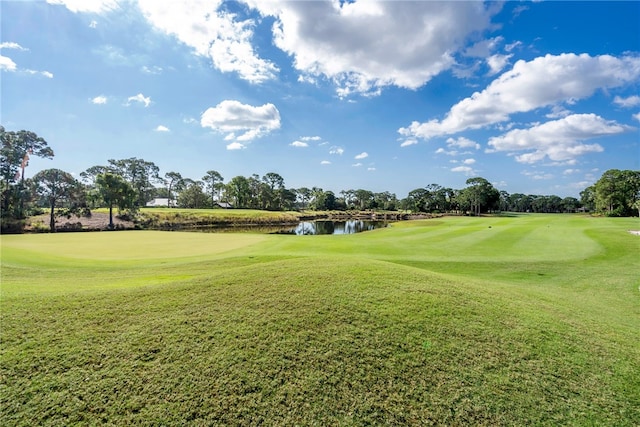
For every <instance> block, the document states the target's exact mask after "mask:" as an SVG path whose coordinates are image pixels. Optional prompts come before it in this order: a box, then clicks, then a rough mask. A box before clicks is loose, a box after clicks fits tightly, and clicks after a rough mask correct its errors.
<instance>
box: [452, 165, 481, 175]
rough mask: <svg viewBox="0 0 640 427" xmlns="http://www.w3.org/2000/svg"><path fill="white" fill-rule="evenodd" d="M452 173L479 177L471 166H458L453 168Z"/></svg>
mask: <svg viewBox="0 0 640 427" xmlns="http://www.w3.org/2000/svg"><path fill="white" fill-rule="evenodd" d="M451 172H461V173H464V174H465V175H468V176H471V175H477V174H476V172H475V171H474V170H473V168H471V167H469V166H456V167H455V168H451Z"/></svg>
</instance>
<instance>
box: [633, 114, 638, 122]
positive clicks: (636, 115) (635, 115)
mask: <svg viewBox="0 0 640 427" xmlns="http://www.w3.org/2000/svg"><path fill="white" fill-rule="evenodd" d="M632 117H633V118H634V119H636V120H637V121H639V122H640V113H636V114H634V115H633V116H632Z"/></svg>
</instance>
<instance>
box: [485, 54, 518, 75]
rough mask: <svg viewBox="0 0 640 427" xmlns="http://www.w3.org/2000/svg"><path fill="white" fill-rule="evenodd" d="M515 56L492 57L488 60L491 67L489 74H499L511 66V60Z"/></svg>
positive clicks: (498, 55)
mask: <svg viewBox="0 0 640 427" xmlns="http://www.w3.org/2000/svg"><path fill="white" fill-rule="evenodd" d="M512 56H513V55H500V54H495V55H491V56H489V57H488V58H487V65H488V66H489V69H490V71H489V74H490V75H493V74H498V73H499V72H500V71H502V69H503V68H504V67H506V66H507V64H509V59H511V57H512Z"/></svg>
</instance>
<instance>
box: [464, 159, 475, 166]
mask: <svg viewBox="0 0 640 427" xmlns="http://www.w3.org/2000/svg"><path fill="white" fill-rule="evenodd" d="M475 162H476V159H464V160H463V161H462V163H464V164H465V165H472V164H474V163H475Z"/></svg>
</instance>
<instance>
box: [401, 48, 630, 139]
mask: <svg viewBox="0 0 640 427" xmlns="http://www.w3.org/2000/svg"><path fill="white" fill-rule="evenodd" d="M638 77H640V57H638V56H624V57H621V58H616V57H613V56H609V55H601V56H596V57H592V56H589V55H587V54H582V55H575V54H572V53H567V54H561V55H546V56H543V57H538V58H535V59H534V60H532V61H528V62H527V61H522V60H521V61H518V62H516V64H515V65H514V66H513V68H512V69H511V70H510V71H507V72H505V73H504V74H502V75H501V76H500V77H498V78H497V79H496V80H494V81H493V82H492V83H491V84H490V85H489V86H488V87H487V88H486V89H484V90H483V91H482V92H476V93H474V94H473V95H472V96H471V97H469V98H465V99H463V100H462V101H460V102H458V103H457V104H455V105H454V106H453V107H451V109H450V111H449V112H448V113H447V115H446V117H445V118H444V119H443V120H437V119H433V120H430V121H428V122H423V123H420V122H417V121H414V122H413V123H411V125H409V126H408V127H405V128H400V129H399V130H398V132H399V133H400V134H401V135H403V136H405V137H406V138H414V139H415V138H423V139H429V138H432V137H435V136H441V135H450V134H455V133H458V132H461V131H464V130H466V129H478V128H482V127H485V126H487V125H491V124H495V123H499V122H503V121H506V120H508V119H509V117H510V115H511V114H514V113H520V112H527V111H532V110H534V109H537V108H540V107H545V106H550V105H556V104H559V103H563V102H569V103H570V102H574V101H575V100H578V99H583V98H586V97H589V96H591V95H592V94H593V93H594V92H595V91H596V90H597V89H601V88H602V89H607V88H614V87H619V86H622V85H624V84H626V83H629V82H632V81H634V80H636V79H638Z"/></svg>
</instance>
